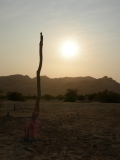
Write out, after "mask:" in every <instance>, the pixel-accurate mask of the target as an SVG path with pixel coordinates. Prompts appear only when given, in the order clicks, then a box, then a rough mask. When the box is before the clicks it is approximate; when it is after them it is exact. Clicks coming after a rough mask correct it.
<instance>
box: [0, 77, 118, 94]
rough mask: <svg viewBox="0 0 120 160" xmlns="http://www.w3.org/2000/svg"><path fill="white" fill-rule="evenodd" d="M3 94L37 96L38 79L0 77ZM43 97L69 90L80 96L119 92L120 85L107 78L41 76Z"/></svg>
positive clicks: (0, 87)
mask: <svg viewBox="0 0 120 160" xmlns="http://www.w3.org/2000/svg"><path fill="white" fill-rule="evenodd" d="M1 89H2V90H3V93H7V92H13V91H17V92H20V93H22V94H24V95H36V78H30V77H29V76H27V75H26V76H23V75H10V76H0V90H1ZM41 89H42V95H44V94H51V95H59V94H64V93H65V92H66V90H67V89H77V90H78V93H79V94H88V93H95V92H98V91H103V90H105V89H107V90H110V91H114V92H119V93H120V83H118V82H116V81H115V80H113V79H112V78H108V77H107V76H105V77H103V78H99V79H96V78H93V77H89V76H87V77H74V78H73V77H64V78H49V77H47V76H41Z"/></svg>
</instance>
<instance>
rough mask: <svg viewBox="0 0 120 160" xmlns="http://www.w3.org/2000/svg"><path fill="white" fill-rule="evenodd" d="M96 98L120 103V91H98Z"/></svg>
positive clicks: (106, 101)
mask: <svg viewBox="0 0 120 160" xmlns="http://www.w3.org/2000/svg"><path fill="white" fill-rule="evenodd" d="M96 99H97V100H98V101H100V102H104V103H119V102H120V95H119V94H118V93H115V92H112V91H108V90H105V91H103V92H98V93H97V96H96Z"/></svg>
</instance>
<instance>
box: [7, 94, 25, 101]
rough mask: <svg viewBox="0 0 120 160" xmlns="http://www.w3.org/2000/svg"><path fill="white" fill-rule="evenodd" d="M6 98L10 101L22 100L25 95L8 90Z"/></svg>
mask: <svg viewBox="0 0 120 160" xmlns="http://www.w3.org/2000/svg"><path fill="white" fill-rule="evenodd" d="M7 99H8V100H11V101H24V100H25V97H24V96H23V95H22V94H21V93H18V92H8V93H7Z"/></svg>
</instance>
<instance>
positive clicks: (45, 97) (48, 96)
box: [42, 94, 54, 101]
mask: <svg viewBox="0 0 120 160" xmlns="http://www.w3.org/2000/svg"><path fill="white" fill-rule="evenodd" d="M42 98H43V99H45V100H47V101H48V100H52V99H54V96H52V95H50V94H45V95H43V96H42Z"/></svg>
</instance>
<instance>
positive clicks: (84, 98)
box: [77, 95, 86, 101]
mask: <svg viewBox="0 0 120 160" xmlns="http://www.w3.org/2000/svg"><path fill="white" fill-rule="evenodd" d="M77 100H79V101H84V100H86V96H85V95H78V96H77Z"/></svg>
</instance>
